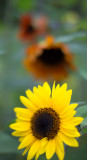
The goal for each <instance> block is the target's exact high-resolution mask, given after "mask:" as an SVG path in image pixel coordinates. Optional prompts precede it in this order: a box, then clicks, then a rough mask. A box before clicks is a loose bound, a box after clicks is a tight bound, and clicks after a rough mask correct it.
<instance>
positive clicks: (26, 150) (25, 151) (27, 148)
mask: <svg viewBox="0 0 87 160" xmlns="http://www.w3.org/2000/svg"><path fill="white" fill-rule="evenodd" d="M29 149H30V146H28V147H26V149H25V150H24V152H23V153H22V156H24V155H25V154H26V153H27V152H28V150H29Z"/></svg>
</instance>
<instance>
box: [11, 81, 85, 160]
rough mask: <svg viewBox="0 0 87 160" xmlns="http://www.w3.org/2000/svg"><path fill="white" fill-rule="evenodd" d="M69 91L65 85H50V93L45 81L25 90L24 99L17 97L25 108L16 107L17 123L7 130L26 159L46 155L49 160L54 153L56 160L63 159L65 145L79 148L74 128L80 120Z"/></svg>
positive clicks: (75, 128)
mask: <svg viewBox="0 0 87 160" xmlns="http://www.w3.org/2000/svg"><path fill="white" fill-rule="evenodd" d="M71 94H72V90H68V91H67V84H64V85H62V86H61V87H60V86H59V85H57V86H56V87H55V83H54V84H53V88H52V92H51V88H50V86H49V85H48V83H47V82H45V83H44V84H43V86H38V87H37V88H36V87H34V88H33V92H31V90H29V89H28V90H27V91H26V95H27V98H26V97H24V96H21V97H20V100H21V102H22V103H23V105H24V106H25V107H26V108H15V109H14V111H15V112H16V116H17V120H16V123H14V124H11V125H10V128H12V129H14V130H15V131H14V132H12V135H13V136H17V137H20V138H19V141H20V145H19V147H18V149H22V148H25V150H24V152H23V155H24V154H25V153H26V152H28V156H27V160H30V159H32V158H33V157H34V156H35V159H36V160H37V159H38V157H39V156H40V155H41V154H43V153H46V158H47V159H50V158H52V156H53V155H54V153H56V154H57V156H58V158H59V160H63V159H64V143H65V144H66V145H69V146H71V147H78V146H79V144H78V142H77V140H76V139H75V137H79V136H80V133H79V132H78V129H77V127H76V126H77V125H79V124H80V123H81V122H82V121H83V118H81V117H75V114H76V110H75V109H76V107H77V106H78V105H77V104H76V103H73V104H70V99H71Z"/></svg>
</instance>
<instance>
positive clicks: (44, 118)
mask: <svg viewBox="0 0 87 160" xmlns="http://www.w3.org/2000/svg"><path fill="white" fill-rule="evenodd" d="M31 130H32V133H33V135H34V136H35V137H36V138H38V139H42V138H44V137H47V138H48V139H53V138H54V137H55V136H56V134H57V133H58V130H59V116H58V114H57V113H56V112H55V111H54V110H53V109H51V108H44V109H40V110H38V111H37V112H36V113H35V114H34V115H33V117H32V119H31Z"/></svg>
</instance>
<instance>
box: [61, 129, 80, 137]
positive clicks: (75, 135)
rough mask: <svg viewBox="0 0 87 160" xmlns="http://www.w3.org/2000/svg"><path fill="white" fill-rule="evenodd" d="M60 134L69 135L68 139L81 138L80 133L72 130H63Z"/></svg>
mask: <svg viewBox="0 0 87 160" xmlns="http://www.w3.org/2000/svg"><path fill="white" fill-rule="evenodd" d="M60 132H62V133H63V134H65V135H67V136H68V137H80V136H81V135H80V133H79V132H78V131H77V129H76V130H70V129H65V128H61V130H60Z"/></svg>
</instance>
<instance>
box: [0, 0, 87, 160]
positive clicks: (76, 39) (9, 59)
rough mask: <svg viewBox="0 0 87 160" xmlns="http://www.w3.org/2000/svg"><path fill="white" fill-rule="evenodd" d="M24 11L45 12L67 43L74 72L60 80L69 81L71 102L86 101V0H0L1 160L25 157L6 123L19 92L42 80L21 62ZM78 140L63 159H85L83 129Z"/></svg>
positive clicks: (55, 33)
mask: <svg viewBox="0 0 87 160" xmlns="http://www.w3.org/2000/svg"><path fill="white" fill-rule="evenodd" d="M26 13H28V14H33V15H37V16H38V15H45V16H46V17H47V18H48V20H49V26H50V29H49V30H50V34H51V35H53V36H54V37H55V38H56V40H57V41H58V42H63V43H65V44H67V45H68V46H69V48H70V50H71V52H72V53H73V55H74V64H75V65H76V67H77V72H74V73H70V74H69V77H68V78H67V79H66V80H65V81H61V82H59V83H60V84H62V83H64V82H67V83H68V89H72V91H73V94H72V100H71V101H72V102H80V104H84V103H86V101H87V0H66V1H65V0H0V160H22V159H23V160H26V156H25V157H22V155H21V153H22V152H21V151H17V147H18V141H17V140H16V139H15V138H14V137H12V136H11V130H10V129H9V124H10V123H12V122H13V121H14V119H15V114H14V111H13V108H14V107H15V106H16V107H21V106H22V104H21V102H20V99H19V96H20V95H25V90H26V89H28V88H30V89H31V90H32V88H33V86H35V85H38V84H42V83H43V81H42V80H40V79H38V80H37V79H35V77H34V76H33V75H32V74H31V73H30V74H29V72H27V71H26V69H25V67H24V66H23V64H22V61H23V58H24V57H25V48H26V43H23V42H22V41H20V40H19V39H18V36H17V34H18V30H19V21H20V17H21V15H23V14H26ZM40 40H43V37H41V38H40ZM40 40H39V41H40ZM51 83H52V82H51ZM79 143H80V147H79V148H69V149H67V150H66V156H65V160H69V159H70V160H77V159H78V160H82V159H83V160H87V134H86V133H85V134H84V135H83V136H82V137H81V138H80V139H79ZM40 159H45V158H44V157H43V156H42V157H41V158H40ZM52 159H55V156H54V157H53V158H52Z"/></svg>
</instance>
